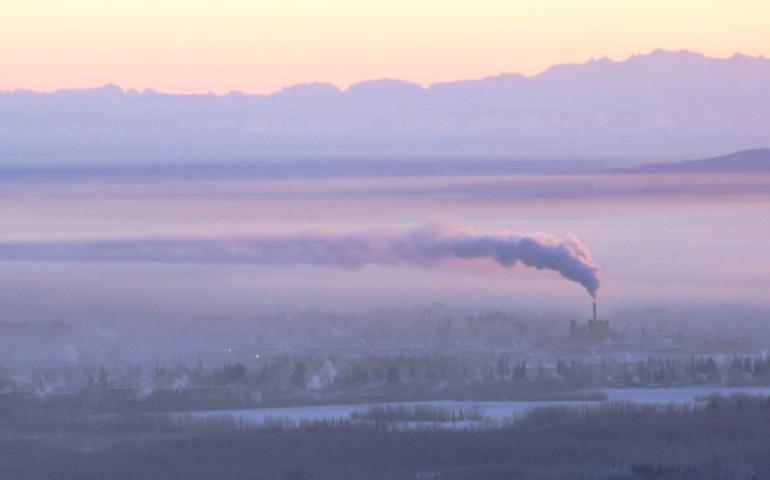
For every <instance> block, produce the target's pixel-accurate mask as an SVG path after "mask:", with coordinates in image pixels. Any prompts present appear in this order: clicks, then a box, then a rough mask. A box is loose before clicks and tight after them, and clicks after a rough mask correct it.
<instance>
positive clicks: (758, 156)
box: [627, 148, 770, 173]
mask: <svg viewBox="0 0 770 480" xmlns="http://www.w3.org/2000/svg"><path fill="white" fill-rule="evenodd" d="M627 171H628V172H633V173H740V172H770V148H757V149H752V150H743V151H740V152H735V153H729V154H727V155H720V156H718V157H712V158H705V159H701V160H688V161H683V162H670V163H648V164H645V165H640V166H638V167H634V168H631V169H628V170H627Z"/></svg>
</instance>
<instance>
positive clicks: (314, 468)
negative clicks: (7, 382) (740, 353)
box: [0, 395, 770, 480]
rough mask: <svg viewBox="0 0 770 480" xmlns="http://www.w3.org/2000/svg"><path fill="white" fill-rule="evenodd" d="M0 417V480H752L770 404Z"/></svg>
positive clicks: (763, 468)
mask: <svg viewBox="0 0 770 480" xmlns="http://www.w3.org/2000/svg"><path fill="white" fill-rule="evenodd" d="M50 420H51V419H50V418H48V419H46V420H45V421H41V419H40V418H37V419H36V418H35V417H34V416H30V417H27V418H18V417H17V418H14V419H13V421H9V419H8V418H7V417H4V418H3V428H2V429H0V432H2V433H0V478H9V479H10V478H24V479H28V480H38V479H40V480H42V479H50V478H59V479H80V480H96V479H104V478H110V479H113V480H139V479H142V480H156V479H158V480H160V479H186V480H203V479H211V478H218V479H232V480H240V479H266V480H270V479H276V480H311V479H317V480H331V479H335V480H345V479H350V480H353V479H362V478H367V479H374V480H390V479H394V480H395V479H425V478H432V479H442V480H454V479H458V480H459V479H474V478H477V479H507V480H510V479H561V478H571V479H574V478H578V479H606V480H609V479H615V480H621V479H628V480H632V479H634V480H636V479H639V480H643V479H693V480H694V479H706V480H709V479H715V480H716V479H724V480H726V479H737V480H741V479H757V478H768V477H769V476H770V442H767V439H766V432H767V429H768V427H770V398H765V397H759V396H745V395H735V396H731V397H718V396H715V397H710V398H708V399H706V400H704V401H703V402H700V403H697V404H690V405H673V404H671V405H641V404H634V403H614V402H606V403H603V404H601V405H600V406H598V407H593V408H552V407H551V408H544V409H539V410H535V411H534V412H532V413H530V414H529V415H527V416H526V417H524V418H521V419H517V420H516V421H512V422H511V423H510V424H507V425H504V426H502V427H500V428H494V429H474V428H471V429H463V430H446V429H433V428H425V429H392V428H388V423H387V422H385V421H383V422H355V421H336V422H332V421H318V422H307V423H302V424H299V425H297V424H290V423H282V422H272V423H267V424H261V425H250V424H245V423H240V422H236V421H233V420H229V421H226V420H224V419H204V420H200V419H194V418H192V417H172V416H170V415H168V414H163V415H160V414H159V415H147V414H124V415H119V416H113V417H109V418H107V419H105V418H102V419H98V420H94V418H93V417H84V416H71V417H67V416H66V415H65V416H62V417H61V418H59V420H58V421H50Z"/></svg>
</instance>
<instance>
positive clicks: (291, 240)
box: [0, 225, 601, 298]
mask: <svg viewBox="0 0 770 480" xmlns="http://www.w3.org/2000/svg"><path fill="white" fill-rule="evenodd" d="M0 259H2V260H17V261H77V262H122V261H128V262H154V263H234V264H255V265H292V264H305V265H321V266H329V267H337V268H346V269H356V268H361V267H364V266H366V265H368V264H380V265H406V266H415V267H422V268H434V267H439V266H441V265H442V263H446V262H449V261H453V260H454V261H462V260H480V261H489V262H495V263H497V264H499V265H501V266H503V267H505V268H510V267H513V266H514V265H516V264H517V263H521V264H522V265H525V266H528V267H532V268H536V269H538V270H551V271H554V272H557V273H559V274H560V275H561V276H562V277H564V278H567V279H569V280H572V281H575V282H577V283H579V284H580V285H582V286H583V287H584V288H585V289H586V290H587V291H588V293H589V294H590V295H591V296H592V297H594V298H595V297H596V293H597V291H598V289H599V287H600V284H601V271H600V269H599V267H598V266H597V265H596V264H595V263H594V261H593V259H592V258H591V255H590V253H589V252H588V249H587V248H586V247H585V245H584V244H583V243H582V242H581V241H580V240H579V239H578V238H577V237H575V236H567V237H566V238H565V239H559V238H557V237H554V236H552V235H548V234H544V233H532V234H520V233H509V232H503V233H496V234H481V233H476V232H474V231H472V230H468V229H458V228H449V227H441V226H436V225H429V226H427V227H423V228H419V229H415V230H409V231H405V232H404V231H401V232H395V231H382V230H380V231H370V232H363V233H348V234H330V233H299V234H288V235H258V236H241V237H226V238H199V237H195V238H189V237H164V238H130V239H112V240H78V241H74V240H66V241H44V242H38V241H35V242H4V243H0Z"/></svg>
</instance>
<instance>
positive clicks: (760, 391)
mask: <svg viewBox="0 0 770 480" xmlns="http://www.w3.org/2000/svg"><path fill="white" fill-rule="evenodd" d="M605 393H606V394H607V398H608V401H621V402H622V401H633V402H638V403H647V404H650V403H657V404H661V405H663V404H668V403H677V404H685V403H694V402H696V401H697V400H698V399H699V398H702V397H707V396H710V395H715V394H722V395H732V394H738V393H743V394H751V395H765V396H770V387H729V388H728V387H687V388H618V389H607V390H605ZM601 403H602V402H600V401H588V400H587V401H480V402H475V401H454V400H435V401H424V402H404V403H386V404H381V403H379V404H374V403H371V404H356V405H323V406H305V407H270V408H256V409H249V410H212V411H205V412H195V413H194V415H196V416H199V417H218V416H227V417H233V418H237V419H241V420H244V421H248V422H254V423H263V422H265V421H268V420H279V419H280V420H289V421H292V422H303V421H319V420H331V419H334V420H342V419H350V418H351V415H352V414H353V413H364V412H366V411H367V410H369V409H370V408H372V407H374V406H378V405H380V406H382V405H388V406H399V405H402V406H407V407H411V406H428V407H437V408H441V409H446V410H451V411H454V412H455V413H457V414H459V413H460V412H461V411H463V412H466V413H467V412H468V411H472V410H480V412H481V413H482V414H483V417H484V419H485V420H487V421H492V422H495V421H502V420H505V419H509V418H511V417H516V416H520V415H523V414H526V413H528V412H530V411H532V410H534V409H536V408H543V407H579V406H594V405H600V404H601ZM428 423H431V424H433V422H428ZM468 423H472V422H464V424H468Z"/></svg>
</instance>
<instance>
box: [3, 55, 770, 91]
mask: <svg viewBox="0 0 770 480" xmlns="http://www.w3.org/2000/svg"><path fill="white" fill-rule="evenodd" d="M655 54H680V55H682V54H689V55H693V56H696V57H702V58H705V59H709V60H720V61H727V60H732V59H735V58H747V59H752V60H768V57H766V56H765V55H763V54H758V55H756V56H753V55H748V54H745V53H742V52H738V51H736V52H734V53H733V54H732V55H730V56H726V57H720V56H711V55H707V54H705V53H702V52H698V51H696V50H690V49H688V48H680V49H676V50H673V49H671V50H670V49H666V48H660V47H659V48H654V49H652V50H650V51H648V52H647V53H634V54H631V55H628V56H626V57H625V58H621V59H613V58H611V57H609V56H606V55H605V56H602V57H598V58H597V57H590V58H589V59H588V60H585V61H582V62H580V61H574V62H561V63H554V64H552V65H549V66H548V67H546V68H544V69H543V70H541V71H539V72H537V73H534V74H530V75H527V74H524V73H521V72H513V71H502V72H499V73H497V74H491V75H487V76H483V77H466V78H459V79H455V80H439V81H436V82H432V83H428V84H424V83H418V82H413V81H411V80H407V79H404V78H399V77H397V76H392V77H391V76H386V77H379V78H369V79H363V80H359V81H356V82H353V83H351V84H350V85H348V86H347V87H346V88H343V87H340V86H339V85H337V84H335V83H333V82H330V81H324V80H308V81H305V82H299V83H293V84H288V85H285V86H283V87H281V88H280V89H278V90H273V91H271V92H267V93H258V92H244V91H242V90H237V89H232V90H229V91H228V92H226V93H216V92H214V91H213V90H209V91H208V92H205V93H202V92H189V91H187V92H185V91H175V92H172V91H158V90H156V89H155V88H152V87H146V88H144V89H142V90H139V89H137V88H125V87H123V86H121V85H119V84H117V83H116V82H112V81H108V82H106V83H102V84H99V85H92V86H78V87H65V88H57V89H53V90H34V89H29V88H26V87H18V88H14V89H0V95H7V94H14V93H31V94H40V95H55V94H58V93H67V92H79V91H89V90H102V89H108V88H109V89H117V90H120V92H121V94H123V95H126V94H137V95H146V94H156V95H169V96H198V97H227V96H238V95H243V96H249V97H271V96H274V95H278V94H280V93H282V92H285V91H288V90H291V89H293V88H297V87H302V86H312V85H318V86H321V85H323V86H328V87H333V88H334V89H336V90H337V93H346V92H349V91H350V90H351V89H353V88H354V87H356V86H358V85H361V84H366V83H370V82H382V81H392V82H403V83H406V84H409V85H412V86H415V87H419V88H420V89H421V90H430V89H431V88H432V87H434V86H439V85H446V84H452V83H460V82H473V81H483V80H488V79H493V78H499V77H505V76H512V77H520V78H523V79H534V78H537V77H539V76H540V75H543V74H545V73H547V72H548V71H550V70H552V69H554V68H557V67H563V66H583V65H590V64H593V63H599V62H608V63H611V64H614V65H617V64H622V63H626V62H628V61H630V60H633V59H635V58H639V57H650V56H653V55H655Z"/></svg>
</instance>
